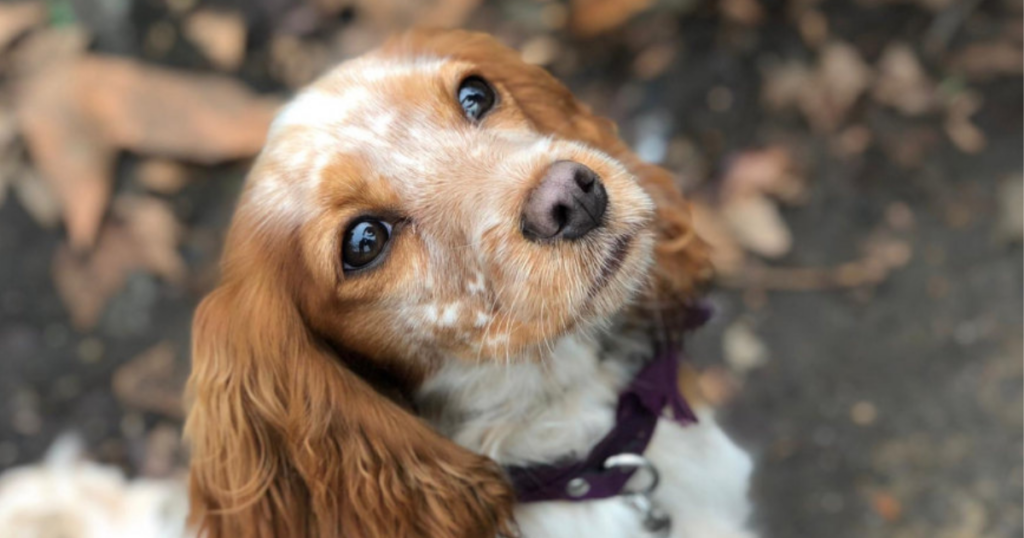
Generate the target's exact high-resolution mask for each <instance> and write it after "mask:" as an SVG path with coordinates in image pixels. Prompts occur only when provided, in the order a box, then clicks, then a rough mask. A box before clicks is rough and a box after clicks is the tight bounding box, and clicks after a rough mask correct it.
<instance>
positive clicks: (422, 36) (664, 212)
mask: <svg viewBox="0 0 1024 538" xmlns="http://www.w3.org/2000/svg"><path fill="white" fill-rule="evenodd" d="M385 48H386V50H390V51H392V52H397V53H402V52H403V51H405V52H408V53H414V54H423V53H430V52H433V53H435V54H438V55H439V56H445V57H451V58H456V59H463V60H466V61H469V62H473V63H475V64H477V65H478V66H479V67H480V69H481V71H482V73H481V74H482V75H483V76H484V77H489V78H492V79H494V80H498V81H500V83H501V84H502V85H504V86H505V87H506V88H508V89H509V91H510V92H511V93H512V95H514V96H515V98H516V106H517V107H518V108H519V109H520V110H521V111H522V112H523V113H524V114H525V115H526V117H527V118H528V119H529V120H530V121H531V122H532V123H533V124H534V125H535V126H536V127H537V128H538V129H539V130H541V131H544V132H547V133H551V134H553V135H556V136H558V137H560V138H565V139H569V140H578V141H581V142H584V143H587V144H589V145H591V146H593V147H596V148H599V149H601V150H602V151H604V152H605V153H608V154H609V155H611V156H612V157H615V158H616V159H618V160H619V161H621V162H623V163H625V164H626V166H628V167H629V168H630V170H631V171H632V172H633V173H634V174H636V176H637V178H638V179H639V181H640V183H641V185H642V186H643V188H644V190H645V191H647V194H648V195H650V196H651V198H652V199H653V200H654V202H655V204H656V205H657V213H658V214H657V219H656V220H657V226H658V233H659V241H658V246H657V264H656V268H655V275H656V277H657V280H656V289H655V292H656V293H657V295H658V296H661V297H665V296H666V295H667V296H671V297H674V298H677V299H682V300H686V299H690V298H692V297H694V296H695V295H697V294H698V293H699V291H700V288H701V286H703V284H704V283H705V282H706V281H707V280H709V279H710V277H711V274H712V270H711V261H710V247H709V246H708V245H707V243H705V242H704V241H703V240H701V239H700V238H699V237H698V236H697V235H696V233H695V231H694V227H693V223H692V221H691V216H690V208H689V203H687V202H686V200H685V199H684V198H683V196H682V193H680V191H679V188H678V187H677V186H676V185H675V181H673V178H672V174H671V172H669V171H668V170H665V169H664V168H661V167H659V166H655V165H652V164H647V163H644V162H643V161H641V160H640V159H639V158H638V157H637V156H636V155H635V154H634V153H633V152H632V151H630V149H629V147H628V146H626V144H624V143H623V142H622V140H620V139H619V136H618V129H617V128H616V126H615V123H614V122H612V121H611V120H608V119H606V118H602V117H599V116H597V115H595V114H593V113H592V112H591V110H590V108H589V107H587V106H586V105H584V104H582V103H580V102H579V101H577V100H576V98H575V97H574V96H573V95H572V93H571V92H570V91H569V90H568V89H567V88H566V87H565V86H563V85H562V84H561V83H560V82H558V80H556V79H555V78H554V77H553V76H551V75H550V74H549V73H548V72H547V71H545V70H544V69H542V68H540V67H536V66H532V65H526V64H524V63H523V62H522V60H520V59H519V53H518V52H516V51H514V50H512V49H510V48H508V47H505V46H504V45H502V44H501V43H499V42H498V41H497V40H496V39H494V38H493V37H491V36H489V35H487V34H483V33H478V32H467V31H433V30H418V31H414V32H410V33H407V34H404V35H402V36H400V37H398V38H395V39H394V40H392V41H391V42H390V43H388V44H387V45H386V46H385Z"/></svg>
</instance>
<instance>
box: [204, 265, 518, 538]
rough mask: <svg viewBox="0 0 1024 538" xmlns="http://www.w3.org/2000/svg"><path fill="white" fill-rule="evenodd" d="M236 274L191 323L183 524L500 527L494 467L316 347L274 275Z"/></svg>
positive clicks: (506, 500)
mask: <svg viewBox="0 0 1024 538" xmlns="http://www.w3.org/2000/svg"><path fill="white" fill-rule="evenodd" d="M253 273H254V274H252V275H251V278H249V277H248V276H247V277H246V278H245V279H244V281H243V280H239V279H235V280H233V281H229V282H228V283H226V284H224V285H222V286H221V287H220V288H219V289H217V290H215V291H214V292H213V293H212V294H211V295H210V296H209V297H207V298H206V299H205V300H204V301H203V303H202V305H201V306H200V307H199V310H198V312H197V314H196V318H195V323H194V327H193V371H192V376H191V378H190V380H189V390H190V398H191V399H192V406H191V409H190V412H189V417H188V422H187V424H186V436H187V438H188V439H189V441H190V442H191V446H192V468H191V499H192V519H193V523H194V524H196V525H198V526H200V527H201V528H203V529H204V532H206V533H207V534H206V535H205V536H208V537H209V538H253V537H256V538H281V537H288V538H305V537H317V538H334V537H340V536H345V537H359V538H377V537H382V538H383V537H387V538H405V537H434V536H444V537H466V538H469V537H474V538H476V537H481V536H495V535H497V534H499V533H500V534H509V533H510V529H509V526H510V525H511V523H510V521H511V506H512V503H513V494H512V493H511V490H510V489H509V486H508V485H507V484H506V482H505V480H504V478H503V476H502V474H501V472H500V470H499V469H498V467H497V466H496V465H495V464H494V463H493V462H492V461H491V460H489V459H486V458H484V457H482V456H479V455H476V454H473V453H471V452H469V451H467V450H464V449H462V448H461V447H459V446H457V445H455V444H454V443H452V442H450V441H448V440H447V439H444V438H442V437H440V436H439V435H437V434H436V433H435V432H433V431H432V430H431V429H430V428H429V427H428V426H427V425H426V424H425V423H423V422H421V421H420V420H419V419H417V418H416V417H414V416H413V415H411V414H410V413H408V412H407V411H405V410H404V409H403V408H402V407H401V406H399V405H397V404H396V403H394V402H392V401H390V400H388V399H387V398H385V397H383V396H382V395H381V394H379V393H377V392H376V391H375V390H374V389H373V387H371V386H370V385H369V384H368V383H366V382H365V381H363V380H362V379H361V378H359V377H358V376H356V375H355V374H353V373H352V372H351V371H349V370H348V369H347V368H346V367H345V366H344V365H343V364H342V362H341V361H339V359H338V357H336V356H334V354H333V353H334V352H333V351H331V350H328V349H326V348H325V347H324V346H322V345H321V344H319V343H318V342H317V340H316V338H315V337H314V336H313V335H311V334H310V331H309V330H308V329H307V328H306V326H305V324H304V322H303V319H302V316H301V315H300V313H299V311H298V309H297V308H296V306H295V304H294V303H293V301H291V300H290V299H289V298H288V297H287V296H286V294H284V293H282V292H281V290H280V289H281V283H280V282H279V281H275V279H272V278H266V277H261V276H260V274H259V272H258V271H255V270H254V271H253Z"/></svg>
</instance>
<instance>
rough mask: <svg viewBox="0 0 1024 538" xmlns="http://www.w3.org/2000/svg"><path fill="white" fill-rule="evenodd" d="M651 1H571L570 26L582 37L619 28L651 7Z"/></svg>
mask: <svg viewBox="0 0 1024 538" xmlns="http://www.w3.org/2000/svg"><path fill="white" fill-rule="evenodd" d="M651 4H652V2H651V0H570V2H569V10H570V15H569V26H570V28H572V31H573V32H574V33H575V34H577V35H580V36H595V35H598V34H602V33H604V32H607V31H609V30H613V29H615V28H618V27H619V26H620V25H622V24H623V23H625V22H626V21H628V20H629V19H630V18H632V17H633V16H634V15H636V14H638V13H640V12H642V11H645V10H646V9H647V8H649V7H650V6H651Z"/></svg>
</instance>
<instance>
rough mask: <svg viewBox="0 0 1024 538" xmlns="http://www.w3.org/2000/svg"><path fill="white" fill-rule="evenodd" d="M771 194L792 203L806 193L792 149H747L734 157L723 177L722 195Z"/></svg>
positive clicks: (726, 198) (739, 196)
mask: <svg viewBox="0 0 1024 538" xmlns="http://www.w3.org/2000/svg"><path fill="white" fill-rule="evenodd" d="M762 194H768V195H771V196H774V197H776V198H779V199H781V200H785V201H787V202H790V203H795V202H798V201H800V200H801V199H802V198H803V197H804V196H805V194H806V185H805V181H804V179H803V177H802V176H801V174H800V173H799V172H798V170H797V165H796V160H795V159H794V158H793V155H792V153H791V152H790V151H789V150H788V149H787V148H785V147H783V146H768V147H766V148H763V149H756V150H748V151H746V152H744V153H742V154H741V155H740V156H739V157H737V158H736V159H734V160H733V162H732V163H731V164H730V166H729V169H728V171H727V172H726V174H725V177H724V178H723V180H722V197H723V198H724V199H725V200H726V201H727V202H728V201H729V200H731V199H734V198H742V197H745V196H759V195H762Z"/></svg>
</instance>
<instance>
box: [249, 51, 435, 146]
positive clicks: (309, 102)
mask: <svg viewBox="0 0 1024 538" xmlns="http://www.w3.org/2000/svg"><path fill="white" fill-rule="evenodd" d="M444 62H445V60H443V59H439V58H412V59H409V60H405V61H401V60H389V61H388V60H385V61H382V60H380V59H379V58H367V59H363V60H357V61H354V62H350V63H348V64H345V65H343V66H341V67H339V68H338V69H336V70H335V71H332V72H330V73H328V74H327V75H325V76H324V77H323V78H322V79H321V80H320V81H318V82H317V83H314V85H313V86H312V87H311V88H309V89H307V90H305V91H303V92H302V93H300V94H299V95H298V96H297V97H295V99H293V100H292V101H291V102H290V103H289V104H288V105H286V106H285V107H284V108H283V109H282V111H281V112H280V113H279V114H278V116H277V118H275V119H274V122H273V123H272V124H271V126H270V134H269V137H270V138H273V137H274V135H275V134H277V133H278V132H280V131H281V130H282V129H283V128H284V127H288V126H301V127H313V128H331V127H340V126H341V125H342V124H344V123H346V122H349V121H352V120H353V119H357V117H358V118H364V119H369V122H370V125H371V126H372V127H371V129H370V130H371V131H373V132H380V130H381V129H386V128H387V127H388V126H389V124H390V123H391V122H392V120H393V119H394V116H393V115H387V114H386V113H385V114H384V115H381V114H377V113H373V117H370V118H366V116H365V114H366V113H367V112H370V111H371V110H372V109H378V111H379V112H383V111H386V107H384V106H381V105H384V104H386V103H384V102H383V101H382V99H381V98H380V96H379V95H378V94H377V93H376V92H374V88H373V84H374V83H379V82H382V81H384V80H387V79H390V78H396V77H408V76H436V75H437V73H438V72H439V71H440V69H441V66H442V65H444ZM381 109H383V110H381Z"/></svg>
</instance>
